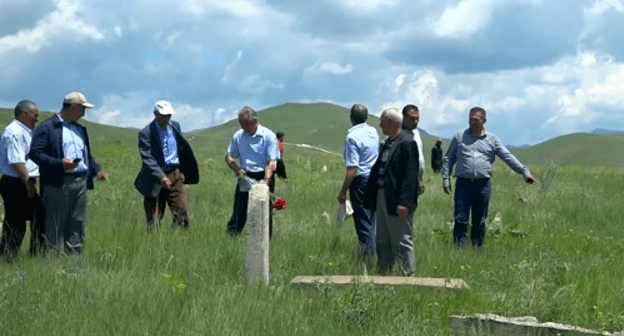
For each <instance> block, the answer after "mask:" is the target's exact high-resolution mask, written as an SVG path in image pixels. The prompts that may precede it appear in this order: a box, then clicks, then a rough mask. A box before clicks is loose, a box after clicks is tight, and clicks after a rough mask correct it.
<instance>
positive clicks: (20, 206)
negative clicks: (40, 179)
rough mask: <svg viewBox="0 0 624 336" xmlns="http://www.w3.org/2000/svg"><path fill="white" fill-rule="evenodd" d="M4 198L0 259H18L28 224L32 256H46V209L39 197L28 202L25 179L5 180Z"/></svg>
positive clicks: (0, 188)
mask: <svg viewBox="0 0 624 336" xmlns="http://www.w3.org/2000/svg"><path fill="white" fill-rule="evenodd" d="M0 195H2V199H3V201H4V223H3V224H2V237H1V238H0V255H3V256H5V257H6V258H7V259H9V260H10V259H13V258H15V257H17V255H18V253H19V250H20V246H21V245H22V241H23V240H24V236H25V235H26V221H30V254H31V255H37V254H42V253H43V252H44V246H45V245H44V236H43V230H44V227H45V208H44V207H43V203H42V202H41V198H39V195H38V194H35V196H34V197H33V198H32V199H28V191H27V190H26V186H25V185H24V182H22V180H21V179H19V178H15V177H10V176H3V177H2V178H1V179H0Z"/></svg>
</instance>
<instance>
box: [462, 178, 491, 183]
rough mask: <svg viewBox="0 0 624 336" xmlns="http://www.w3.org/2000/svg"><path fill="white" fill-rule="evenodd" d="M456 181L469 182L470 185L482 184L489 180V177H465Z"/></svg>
mask: <svg viewBox="0 0 624 336" xmlns="http://www.w3.org/2000/svg"><path fill="white" fill-rule="evenodd" d="M457 179H458V180H463V181H466V182H470V183H475V182H484V181H487V180H489V179H490V178H489V177H479V178H465V177H459V176H458V177H457Z"/></svg>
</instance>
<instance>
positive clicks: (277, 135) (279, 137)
mask: <svg viewBox="0 0 624 336" xmlns="http://www.w3.org/2000/svg"><path fill="white" fill-rule="evenodd" d="M275 136H276V137H277V138H278V139H281V138H283V137H284V132H277V134H275Z"/></svg>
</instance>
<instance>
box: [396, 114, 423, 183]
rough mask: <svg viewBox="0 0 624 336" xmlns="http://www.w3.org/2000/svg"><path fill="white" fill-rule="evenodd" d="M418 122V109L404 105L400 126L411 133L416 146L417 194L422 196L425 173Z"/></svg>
mask: <svg viewBox="0 0 624 336" xmlns="http://www.w3.org/2000/svg"><path fill="white" fill-rule="evenodd" d="M419 121H420V111H419V110H418V107H416V105H412V104H408V105H405V107H403V123H402V124H401V128H402V129H404V130H405V131H407V132H410V133H412V135H413V136H414V141H416V145H418V184H419V189H418V192H419V193H420V194H422V193H424V192H425V183H424V181H423V174H424V173H425V155H424V154H423V145H422V139H421V138H420V132H419V131H418V122H419Z"/></svg>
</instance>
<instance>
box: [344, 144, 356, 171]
mask: <svg viewBox="0 0 624 336" xmlns="http://www.w3.org/2000/svg"><path fill="white" fill-rule="evenodd" d="M344 159H345V166H346V167H358V168H359V167H360V153H358V151H357V146H356V143H355V139H353V138H349V137H347V140H346V141H345V150H344Z"/></svg>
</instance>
